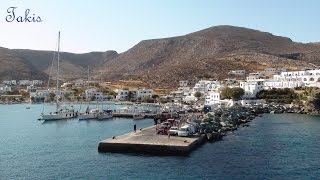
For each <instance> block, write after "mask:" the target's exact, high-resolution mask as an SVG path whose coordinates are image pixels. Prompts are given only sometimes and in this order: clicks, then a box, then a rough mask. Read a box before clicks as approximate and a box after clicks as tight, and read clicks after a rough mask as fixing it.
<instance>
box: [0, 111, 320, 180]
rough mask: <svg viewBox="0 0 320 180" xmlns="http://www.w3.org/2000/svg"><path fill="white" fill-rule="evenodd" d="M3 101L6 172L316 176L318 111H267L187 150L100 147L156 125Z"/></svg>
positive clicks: (0, 159)
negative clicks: (58, 114)
mask: <svg viewBox="0 0 320 180" xmlns="http://www.w3.org/2000/svg"><path fill="white" fill-rule="evenodd" d="M25 107H26V105H0V179H196V178H200V179H318V178H319V177H320V143H319V141H320V117H318V116H308V115H294V114H281V115H273V114H266V115H264V117H258V118H256V119H255V120H254V121H253V122H251V123H250V126H249V127H243V128H240V129H239V130H238V131H236V132H234V133H233V134H229V135H228V136H226V137H224V139H223V141H219V142H216V143H207V144H204V145H203V146H201V147H200V148H198V149H197V150H196V151H194V152H193V153H191V154H190V156H188V157H174V156H173V157H172V156H171V157H165V156H147V155H138V154H112V153H98V151H97V146H98V142H99V141H100V140H103V139H105V138H108V137H111V136H114V135H119V134H122V133H126V132H129V131H131V130H132V126H133V124H134V123H136V124H137V126H138V128H139V127H147V126H150V125H152V124H153V120H152V119H146V120H139V121H134V120H132V119H120V118H114V119H112V120H105V121H92V120H91V121H78V120H63V121H54V122H50V123H42V122H41V121H38V120H37V118H38V115H39V114H40V113H41V110H42V105H31V109H29V110H28V109H25Z"/></svg>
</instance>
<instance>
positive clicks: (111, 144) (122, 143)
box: [98, 126, 205, 156]
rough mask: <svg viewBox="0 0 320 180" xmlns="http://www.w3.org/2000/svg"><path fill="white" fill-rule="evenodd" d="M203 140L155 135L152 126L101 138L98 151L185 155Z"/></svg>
mask: <svg viewBox="0 0 320 180" xmlns="http://www.w3.org/2000/svg"><path fill="white" fill-rule="evenodd" d="M204 141H205V136H200V137H199V136H194V137H178V136H170V138H168V136H167V135H157V134H156V129H155V127H154V126H153V127H149V128H145V129H142V130H139V129H138V130H137V131H136V132H135V133H134V132H130V133H127V134H124V135H121V136H115V137H113V138H109V139H106V140H103V141H101V142H100V143H99V147H98V151H99V152H116V153H142V154H155V155H176V156H185V155H188V154H189V153H190V152H191V151H192V150H194V149H195V148H197V147H198V146H200V145H201V144H202V143H203V142H204Z"/></svg>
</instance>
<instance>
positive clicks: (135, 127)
mask: <svg viewBox="0 0 320 180" xmlns="http://www.w3.org/2000/svg"><path fill="white" fill-rule="evenodd" d="M136 130H137V125H136V124H134V125H133V131H134V132H136Z"/></svg>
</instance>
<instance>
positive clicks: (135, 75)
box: [99, 26, 320, 87]
mask: <svg viewBox="0 0 320 180" xmlns="http://www.w3.org/2000/svg"><path fill="white" fill-rule="evenodd" d="M319 57H320V45H318V44H311V43H310V44H302V43H295V42H293V41H292V40H291V39H289V38H286V37H280V36H274V35H272V34H270V33H266V32H260V31H257V30H252V29H247V28H241V27H233V26H216V27H211V28H208V29H205V30H202V31H198V32H194V33H191V34H187V35H185V36H179V37H172V38H164V39H153V40H144V41H141V42H140V43H138V44H137V45H135V46H134V47H132V48H131V49H129V50H128V51H126V52H124V53H122V54H120V55H119V56H118V57H117V58H114V59H112V60H110V61H108V62H107V63H105V66H104V67H102V68H100V69H99V71H100V72H102V74H104V75H105V78H107V79H111V80H114V79H140V80H143V81H146V82H148V83H149V84H150V86H152V87H159V86H168V87H173V86H176V85H177V82H178V81H179V80H181V79H190V78H194V77H198V78H201V77H207V78H216V79H222V78H225V77H226V74H227V72H228V71H229V70H232V69H245V70H247V71H249V72H250V71H253V70H256V69H263V68H267V67H286V68H288V69H298V68H301V67H307V66H310V64H309V62H311V63H314V64H318V63H319V61H318V59H319Z"/></svg>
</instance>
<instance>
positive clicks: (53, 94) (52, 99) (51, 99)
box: [49, 93, 56, 101]
mask: <svg viewBox="0 0 320 180" xmlns="http://www.w3.org/2000/svg"><path fill="white" fill-rule="evenodd" d="M55 97H56V94H55V93H50V94H49V101H54V98H55Z"/></svg>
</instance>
